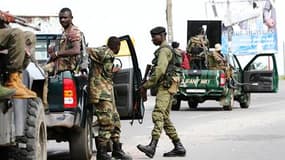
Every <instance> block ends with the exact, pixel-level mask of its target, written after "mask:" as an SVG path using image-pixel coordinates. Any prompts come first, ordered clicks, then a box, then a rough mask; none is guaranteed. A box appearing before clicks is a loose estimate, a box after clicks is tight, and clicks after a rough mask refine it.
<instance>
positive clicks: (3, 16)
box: [0, 11, 15, 23]
mask: <svg viewBox="0 0 285 160" xmlns="http://www.w3.org/2000/svg"><path fill="white" fill-rule="evenodd" d="M0 20H2V21H4V22H6V23H10V22H14V21H15V17H14V16H13V15H11V14H9V13H8V12H2V11H0Z"/></svg>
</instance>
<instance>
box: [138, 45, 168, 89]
mask: <svg viewBox="0 0 285 160" xmlns="http://www.w3.org/2000/svg"><path fill="white" fill-rule="evenodd" d="M165 46H169V45H168V43H167V42H166V41H164V42H162V43H161V45H160V47H159V48H158V49H157V50H156V51H155V52H154V59H153V60H152V64H153V70H152V72H151V75H150V78H149V79H148V80H147V81H146V82H145V83H144V85H143V87H144V88H147V89H148V88H152V87H155V86H157V85H161V84H162V83H161V82H162V80H163V78H164V75H165V73H166V69H167V67H168V63H169V62H170V60H171V58H172V51H171V50H170V49H169V48H168V47H165Z"/></svg>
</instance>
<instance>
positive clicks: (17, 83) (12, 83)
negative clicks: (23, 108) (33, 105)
mask: <svg viewBox="0 0 285 160" xmlns="http://www.w3.org/2000/svg"><path fill="white" fill-rule="evenodd" d="M23 86H24V84H22V81H21V80H20V77H19V75H18V72H15V73H10V74H9V78H8V81H7V82H6V83H5V87H7V88H9V89H16V92H15V94H14V95H13V97H14V98H35V95H32V94H29V93H28V92H27V89H26V87H23Z"/></svg>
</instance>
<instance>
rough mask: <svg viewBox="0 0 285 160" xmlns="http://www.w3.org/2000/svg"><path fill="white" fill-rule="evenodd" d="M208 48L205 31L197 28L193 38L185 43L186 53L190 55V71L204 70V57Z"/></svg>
mask: <svg viewBox="0 0 285 160" xmlns="http://www.w3.org/2000/svg"><path fill="white" fill-rule="evenodd" d="M208 48H209V41H208V39H207V38H206V37H205V31H204V29H203V28H202V27H199V28H198V30H197V32H196V34H195V36H193V37H191V38H190V40H189V41H188V43H187V48H186V51H187V53H189V54H190V57H191V60H190V67H191V68H192V69H205V68H206V65H205V56H207V55H206V53H207V51H208Z"/></svg>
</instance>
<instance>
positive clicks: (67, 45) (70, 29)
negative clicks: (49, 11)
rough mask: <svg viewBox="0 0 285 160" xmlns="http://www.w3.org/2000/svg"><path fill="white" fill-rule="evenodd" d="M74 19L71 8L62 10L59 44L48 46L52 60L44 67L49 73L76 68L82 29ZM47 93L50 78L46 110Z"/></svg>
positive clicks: (44, 94) (44, 101)
mask: <svg viewBox="0 0 285 160" xmlns="http://www.w3.org/2000/svg"><path fill="white" fill-rule="evenodd" d="M72 19H73V16H72V11H71V10H70V9H69V8H62V9H61V10H60V12H59V21H60V24H61V26H62V27H63V29H64V31H63V33H62V36H61V39H60V42H59V46H50V47H49V48H48V53H49V55H50V61H49V62H48V63H47V64H46V65H45V66H44V67H43V69H44V71H45V72H47V74H51V75H54V74H57V73H59V72H61V71H65V70H71V71H74V70H75V69H76V65H77V58H78V55H80V52H81V51H80V45H81V31H80V30H79V28H78V27H76V26H75V25H74V24H73V23H72ZM56 48H58V49H56ZM47 94H48V80H47V79H46V81H45V85H44V91H43V104H44V106H45V108H46V110H47V108H48V101H47Z"/></svg>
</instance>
